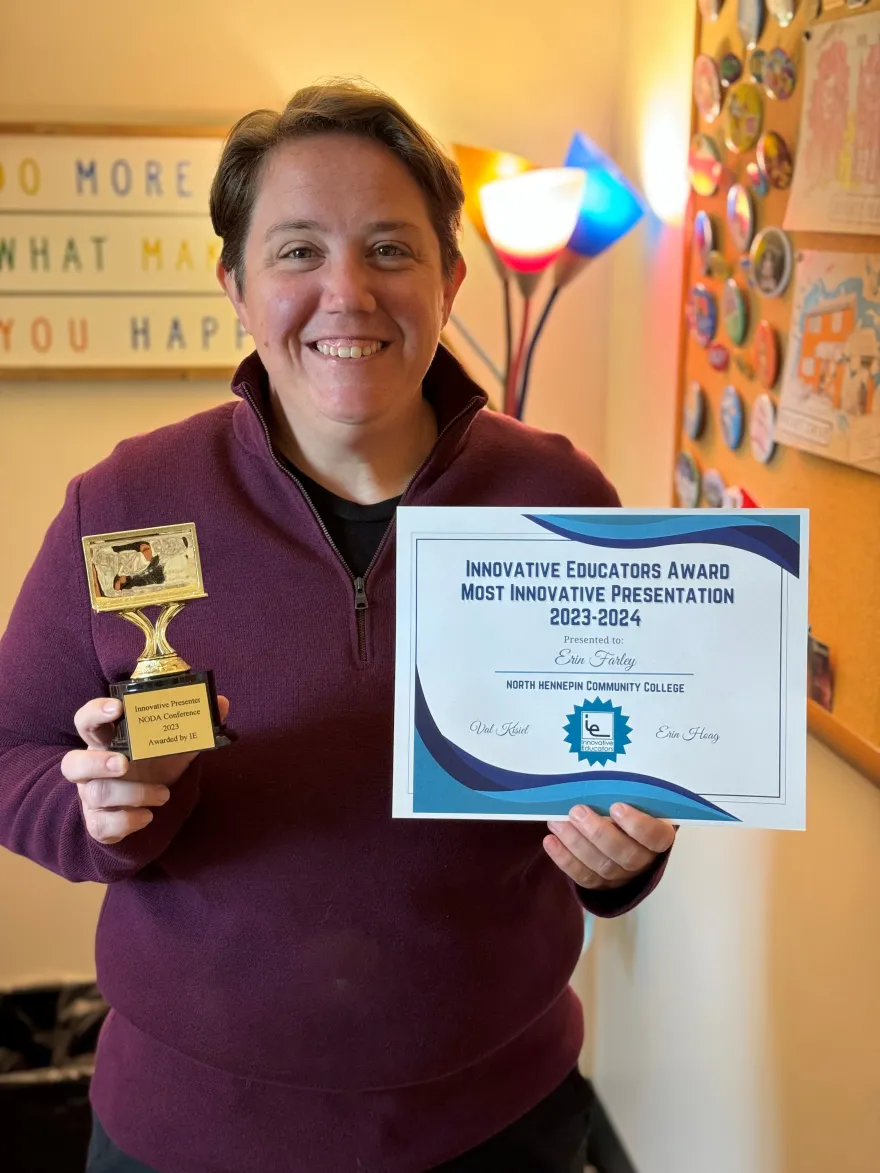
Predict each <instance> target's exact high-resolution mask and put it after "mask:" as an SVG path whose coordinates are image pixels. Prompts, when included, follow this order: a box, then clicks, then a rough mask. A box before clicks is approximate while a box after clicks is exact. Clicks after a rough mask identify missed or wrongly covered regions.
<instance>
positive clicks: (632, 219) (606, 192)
mask: <svg viewBox="0 0 880 1173" xmlns="http://www.w3.org/2000/svg"><path fill="white" fill-rule="evenodd" d="M565 166H566V167H580V168H582V169H583V170H584V171H586V173H587V182H586V183H585V184H584V197H583V200H582V201H581V210H580V215H579V216H578V222H577V224H576V226H575V230H574V233H573V234H572V237H571V239H570V240H569V242H568V248H569V249H570V250H571V251H572V252H573V253H577V254H578V255H579V256H581V257H585V258H592V257H597V256H598V255H599V254H600V253H603V252H604V251H605V249H606V248H610V247H611V245H612V244H614V243H615V241H618V240H620V238H621V237H622V236H625V235H626V234H627V232H629V230H630V228H632V227H633V226H634V225H635V224H637V223H638V222H639V220H641V218H642V216H643V215H644V214H645V209H644V205H643V203H642V199H641V197H640V195H639V193H638V192H637V191H636V189H635V188H634V187H633V185H632V184H631V183H630V182H629V180H628V179H627V178H626V176H625V175H624V174H623V172H622V171H621V170H620V168H619V167H618V166H617V164H616V163H615V162H613V161H612V160H611V159H609V158H608V156H607V155H606V154H605V152H604V151H601V150H599V148H598V147H597V146H596V144H595V143H594V142H592V141H591V140H590V139H588V138H587V136H586V135H585V134H582V133H581V132H580V131H576V133H575V135H574V138H573V139H572V140H571V145H570V146H569V148H568V154H567V155H566V157H565Z"/></svg>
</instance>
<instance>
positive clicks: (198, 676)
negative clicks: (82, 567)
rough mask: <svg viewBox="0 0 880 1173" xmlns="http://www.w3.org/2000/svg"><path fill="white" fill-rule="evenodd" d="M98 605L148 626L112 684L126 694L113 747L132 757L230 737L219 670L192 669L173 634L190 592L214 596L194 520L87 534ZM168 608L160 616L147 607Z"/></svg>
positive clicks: (115, 692)
mask: <svg viewBox="0 0 880 1173" xmlns="http://www.w3.org/2000/svg"><path fill="white" fill-rule="evenodd" d="M82 543H83V552H84V554H85V560H86V574H87V577H88V583H89V596H90V598H91V601H92V609H93V610H94V611H97V612H103V611H116V612H117V613H118V614H119V616H120V618H122V619H126V620H128V622H129V623H133V624H134V625H135V626H136V627H138V628H139V629H140V630H141V631H142V632H143V634H144V637H145V641H146V642H145V644H144V650H143V651H142V652H141V654H140V656H139V657H138V661H137V665H136V666H135V669H134V671H133V672H132V674H131V677H130V678H129V679H126V680H118V681H115V682H114V683H112V684H111V685H110V693H111V695H112V696H115V697H118V698H119V700H121V701H122V706H123V715H122V717H121V718H120V720H119V721H118V722H117V725H116V735H115V737H114V739H113V742H112V744H111V747H110V748H111V749H115V750H119V751H120V752H122V753H124V754H126V756H127V757H129V758H130V759H131V760H132V761H137V760H139V759H143V758H156V757H163V756H165V755H166V754H175V753H187V752H190V751H192V750H202V749H217V748H219V747H220V746H223V745H228V744H229V743H230V741H231V740H232V736H231V734H230V733H229V732H228V731H227V730H226V729H225V727H224V726H223V724H222V722H221V720H220V713H219V709H218V706H217V690H216V688H215V685H214V674H213V672H211V671H210V670H208V671H193V669H192V668H190V666H189V664H187V662H186V661H185V660H184V659H183V658H182V657H181V656H179V655H178V654H177V652H176V651H175V650H174V648H173V647H172V646H171V644H170V643H169V642H168V637H167V631H168V625H169V623H170V622H171V620H172V619H173V618H174V617H175V615H179V614H180V612H181V610H182V609H183V607H184V606H185V605H186V603H187V602H188V601H190V600H191V599H204V598H207V595H206V593H205V589H204V585H203V583H202V566H201V562H200V561H199V547H198V542H197V540H196V528H195V526H194V525H193V524H192V523H191V522H187V523H185V524H181V525H162V526H154V527H152V528H148V529H139V530H123V531H120V532H118V533H112V534H94V535H92V536H90V537H84V538H83V540H82ZM153 606H156V607H159V608H161V610H160V612H159V614H158V616H157V617H156V619H155V621H153V620H151V619H149V618H148V617H147V615H145V614H144V608H145V607H153Z"/></svg>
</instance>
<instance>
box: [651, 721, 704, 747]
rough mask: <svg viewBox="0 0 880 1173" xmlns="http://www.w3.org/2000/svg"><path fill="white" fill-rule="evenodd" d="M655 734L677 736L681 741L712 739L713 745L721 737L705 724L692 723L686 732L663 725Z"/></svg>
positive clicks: (658, 735) (657, 735)
mask: <svg viewBox="0 0 880 1173" xmlns="http://www.w3.org/2000/svg"><path fill="white" fill-rule="evenodd" d="M654 736H655V737H671V738H677V739H679V740H680V741H711V742H712V744H713V745H716V744H717V743H718V740H719V738H720V734H718V733H713V732H712V731H711V730H709V729H707V728H706V726H705V725H692V726H691V728H690V729H688V730H687V732H686V733H680V732H679V731H678V730H677V729H671V728H670V727H669V726H668V725H661V726H660V728H659V729H658V730H657V732H656V733H655V735H654Z"/></svg>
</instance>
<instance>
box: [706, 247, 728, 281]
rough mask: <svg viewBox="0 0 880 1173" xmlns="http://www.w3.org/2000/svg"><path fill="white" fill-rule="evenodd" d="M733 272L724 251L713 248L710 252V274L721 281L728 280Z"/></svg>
mask: <svg viewBox="0 0 880 1173" xmlns="http://www.w3.org/2000/svg"><path fill="white" fill-rule="evenodd" d="M732 272H733V270H732V269H731V267H730V265H729V263H728V261H727V259H726V258H725V257H724V256H723V254H722V253H720V252H718V251H717V250H713V251H712V252H711V253H709V275H710V276H711V277H717V278H718V279H719V280H720V281H726V280H727V278H728V277H729V276H730V274H731V273H732Z"/></svg>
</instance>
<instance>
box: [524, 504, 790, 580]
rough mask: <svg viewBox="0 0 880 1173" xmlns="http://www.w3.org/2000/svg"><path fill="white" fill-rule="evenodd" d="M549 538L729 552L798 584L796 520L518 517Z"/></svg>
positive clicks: (613, 546)
mask: <svg viewBox="0 0 880 1173" xmlns="http://www.w3.org/2000/svg"><path fill="white" fill-rule="evenodd" d="M523 516H524V517H526V518H527V519H528V520H529V521H533V522H535V524H536V525H540V526H541V527H542V528H544V529H546V530H549V531H550V532H551V533H554V534H559V535H560V536H561V537H564V538H569V539H570V540H571V541H573V542H583V543H585V544H587V545H590V546H603V547H605V548H608V549H621V550H626V549H644V548H648V547H652V546H672V545H715V546H732V547H734V548H736V549H739V550H745V551H747V552H748V553H750V554H756V555H757V556H758V557H759V558H766V559H767V560H768V561H769V562H773V563H775V565H777V566H781V567H782V569H783V570H786V571H788V573H789V574H791V575H793V576H794V577H795V578H800V563H801V544H800V535H801V528H800V518H799V517H796V516H791V517H788V516H779V515H776V516H775V517H774V518H773V520H772V521H770V520H769V519H764V518H757V517H756V518H754V519H752V518H749V520H745V519H744V518H743V517H742V516H740V515H739V514H737V515H736V516H725V515H722V516H717V515H714V516H713V515H711V514H710V515H708V516H706V517H669V516H668V515H664V516H662V517H656V518H651V517H647V518H646V517H645V516H644V515H642V516H641V517H627V516H618V517H613V516H609V517H603V516H596V515H592V516H589V517H584V516H581V515H578V514H565V513H546V514H541V513H526V514H524V515H523Z"/></svg>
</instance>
